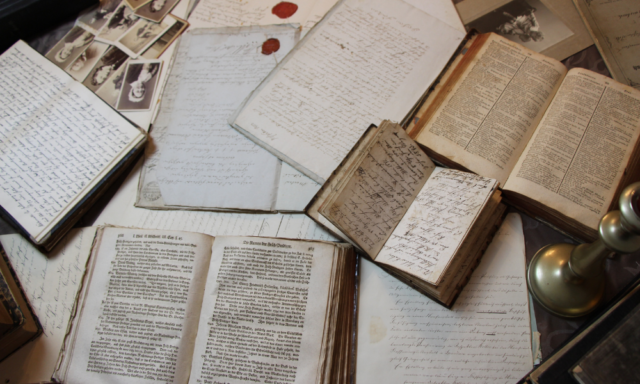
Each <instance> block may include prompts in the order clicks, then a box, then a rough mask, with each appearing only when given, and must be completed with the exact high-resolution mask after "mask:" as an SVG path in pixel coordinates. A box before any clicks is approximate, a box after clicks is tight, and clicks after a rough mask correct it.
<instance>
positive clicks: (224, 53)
mask: <svg viewBox="0 0 640 384" xmlns="http://www.w3.org/2000/svg"><path fill="white" fill-rule="evenodd" d="M297 33H298V31H297V30H296V29H294V28H292V27H275V26H273V27H269V28H266V27H263V28H257V27H254V28H228V29H218V30H195V31H192V32H191V33H187V34H185V35H184V36H183V37H182V39H181V41H180V46H179V50H178V52H177V57H176V61H175V63H174V65H173V68H172V70H171V75H170V78H169V82H168V84H167V87H166V88H165V92H164V96H163V101H162V105H161V107H160V113H159V116H158V119H157V121H156V124H155V126H154V129H153V131H152V133H151V136H152V139H153V144H154V145H153V146H149V148H148V149H147V158H146V161H145V169H144V171H143V178H142V179H141V181H140V183H141V185H140V192H139V196H138V205H140V206H143V207H155V208H164V207H165V206H173V207H174V208H175V207H191V208H199V209H246V210H264V211H270V210H274V209H275V201H276V197H277V193H278V183H279V180H280V162H279V160H278V159H277V158H276V157H274V156H273V155H272V154H270V153H269V152H267V151H266V150H264V149H263V148H261V147H259V146H257V145H256V144H254V143H253V142H251V141H250V140H248V139H247V138H246V137H244V136H243V135H241V134H239V133H238V132H237V131H235V130H234V129H232V128H231V127H230V126H229V125H228V124H227V119H228V117H229V115H230V114H232V113H233V111H234V110H235V109H236V108H237V107H238V106H239V105H240V103H241V102H242V100H244V99H245V98H246V97H247V95H248V94H249V93H250V92H251V90H253V89H254V88H255V87H256V86H257V85H258V83H259V82H260V81H261V80H262V79H263V78H264V77H265V76H266V75H267V74H268V73H269V71H271V70H272V69H273V67H275V65H276V64H277V63H278V61H280V60H281V59H282V57H284V55H285V54H286V53H287V52H288V51H289V50H290V49H291V48H292V47H293V45H294V44H295V42H296V39H297ZM269 42H274V43H275V44H277V45H278V47H279V49H278V50H277V51H276V52H271V51H265V49H264V47H265V46H264V44H267V45H268V44H269ZM267 53H268V54H267ZM298 174H299V172H298ZM300 176H301V177H303V178H304V179H306V180H305V181H309V182H310V183H308V184H310V185H311V186H312V187H313V186H315V183H314V182H313V181H311V180H310V179H308V178H307V177H304V176H303V175H301V174H300ZM292 186H293V185H292ZM283 188H284V186H283ZM296 192H298V193H296V194H295V195H296V196H301V197H300V198H301V199H302V200H306V201H303V202H301V203H299V204H297V207H296V208H297V210H299V211H300V210H302V207H304V205H306V203H307V202H308V201H309V200H310V199H311V198H312V197H313V194H314V193H315V190H314V189H312V190H310V191H309V192H306V193H304V192H305V190H297V191H296ZM300 192H303V193H300Z"/></svg>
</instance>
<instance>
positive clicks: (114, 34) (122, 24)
mask: <svg viewBox="0 0 640 384" xmlns="http://www.w3.org/2000/svg"><path fill="white" fill-rule="evenodd" d="M138 19H139V17H138V16H136V15H135V14H134V13H133V11H132V10H131V9H130V8H129V7H127V6H126V5H125V4H122V5H121V6H119V7H118V9H116V11H115V12H114V14H113V15H112V16H111V19H109V22H108V23H107V25H105V26H104V28H102V30H101V31H100V33H98V35H97V36H96V40H99V41H102V42H105V43H109V44H114V43H115V42H116V41H118V39H119V38H120V36H122V35H123V34H124V33H125V32H127V31H128V30H129V28H131V27H132V26H133V25H134V24H135V23H136V21H138Z"/></svg>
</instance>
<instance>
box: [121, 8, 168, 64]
mask: <svg viewBox="0 0 640 384" xmlns="http://www.w3.org/2000/svg"><path fill="white" fill-rule="evenodd" d="M167 21H171V23H170V24H169V23H167ZM175 22H176V19H174V18H167V20H165V21H163V22H162V23H154V22H152V21H149V20H142V19H141V20H138V22H137V23H136V24H135V25H134V26H133V27H132V28H131V29H130V30H129V31H127V33H125V34H124V35H122V37H121V38H120V39H119V40H118V43H117V45H118V46H119V47H120V48H121V49H122V50H123V51H124V52H126V53H127V54H128V55H129V56H131V57H132V58H134V59H135V58H137V57H138V56H139V55H140V54H141V53H142V52H144V51H145V50H146V49H147V48H148V47H150V46H151V45H152V44H153V43H154V42H155V41H156V40H157V39H158V38H159V37H160V36H161V35H162V34H163V33H164V32H166V31H167V30H168V29H169V28H170V27H171V26H172V25H173V24H174V23H175Z"/></svg>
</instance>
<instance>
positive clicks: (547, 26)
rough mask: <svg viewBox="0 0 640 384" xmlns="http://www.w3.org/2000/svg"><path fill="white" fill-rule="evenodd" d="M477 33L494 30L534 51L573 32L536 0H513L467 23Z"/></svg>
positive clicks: (542, 48)
mask: <svg viewBox="0 0 640 384" xmlns="http://www.w3.org/2000/svg"><path fill="white" fill-rule="evenodd" d="M466 26H467V28H475V29H477V30H478V31H479V32H481V33H485V32H495V33H497V34H499V35H501V36H504V37H506V38H507V39H509V40H511V41H514V42H516V43H519V44H522V45H524V46H525V47H527V48H529V49H531V50H534V51H536V52H542V51H543V50H544V49H546V48H548V47H550V46H552V45H554V44H556V43H558V42H560V41H562V40H564V39H566V38H568V37H570V36H571V35H573V32H572V31H571V29H569V27H567V26H566V25H565V24H564V23H563V22H562V21H561V20H560V19H559V18H558V17H557V16H556V15H554V14H553V13H552V12H551V11H550V10H549V8H547V7H546V6H545V5H544V4H542V2H540V1H539V0H514V1H510V2H508V3H507V4H505V5H503V6H501V7H498V8H496V9H494V10H492V11H491V12H489V13H487V14H485V15H483V16H481V17H479V18H477V19H475V20H473V21H471V22H469V23H467V25H466Z"/></svg>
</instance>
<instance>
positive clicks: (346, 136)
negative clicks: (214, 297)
mask: <svg viewBox="0 0 640 384" xmlns="http://www.w3.org/2000/svg"><path fill="white" fill-rule="evenodd" d="M463 37H464V33H463V32H461V31H459V30H456V29H455V28H453V27H450V26H449V25H448V24H446V23H444V22H442V21H440V20H438V19H436V18H435V17H432V16H430V15H428V14H426V13H424V12H422V11H420V10H417V9H416V8H415V7H413V6H411V5H409V4H406V3H405V2H403V1H400V0H392V1H389V0H386V1H383V0H367V1H356V0H346V1H344V2H341V3H339V4H338V5H337V6H336V7H334V8H333V9H332V10H331V12H330V13H329V14H328V15H327V16H326V17H325V18H324V19H322V21H321V22H320V23H318V25H317V26H316V27H315V28H313V29H312V30H311V31H310V32H309V33H308V34H307V35H306V36H305V38H304V39H303V40H302V41H301V43H300V44H298V46H297V47H296V49H295V50H294V51H292V54H290V55H288V56H287V58H285V60H284V62H283V63H282V64H281V65H279V66H278V68H277V69H276V70H275V71H274V72H272V73H271V74H270V75H269V77H268V78H267V80H266V81H265V82H263V83H262V84H261V86H260V87H258V88H257V89H256V90H255V91H254V92H253V93H252V95H251V98H250V99H249V100H248V101H247V103H246V104H245V106H244V107H243V108H242V109H240V110H239V111H238V112H237V115H236V116H234V117H232V118H231V119H230V122H232V124H233V126H234V127H235V128H237V129H239V130H240V131H241V132H243V133H244V134H246V135H247V136H248V137H250V138H251V139H252V140H254V141H256V142H258V143H260V145H262V146H263V147H265V148H267V149H268V150H270V151H271V152H272V153H274V154H276V155H277V156H278V157H280V158H281V159H283V160H284V161H286V162H288V163H289V164H291V165H292V166H294V167H295V168H297V169H298V170H300V171H302V172H303V173H305V174H306V175H307V176H309V177H311V178H312V179H314V180H315V181H317V182H319V183H323V182H324V181H325V180H326V179H327V178H328V177H329V175H330V174H331V172H333V170H335V169H336V167H337V166H338V164H340V162H341V161H342V160H343V159H344V157H345V156H346V155H347V153H348V152H349V150H350V149H351V148H352V147H353V145H354V144H355V143H356V141H357V140H358V139H359V138H360V136H361V135H362V133H363V132H364V131H365V130H366V129H367V127H369V125H370V124H379V123H380V122H381V121H382V120H383V119H389V120H393V121H400V120H402V119H403V118H404V116H405V115H406V114H407V113H408V111H410V110H411V109H412V108H413V106H414V104H415V103H416V102H417V101H418V99H419V98H420V97H421V96H422V94H423V93H424V92H426V90H427V88H428V87H429V86H430V85H431V83H432V82H433V80H434V79H435V78H436V77H437V75H438V74H439V73H440V71H441V70H442V68H443V67H444V65H445V64H446V62H447V61H448V60H449V58H450V57H451V54H452V53H453V52H454V51H455V49H456V48H457V46H458V44H459V43H460V41H461V40H462V38H463Z"/></svg>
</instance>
